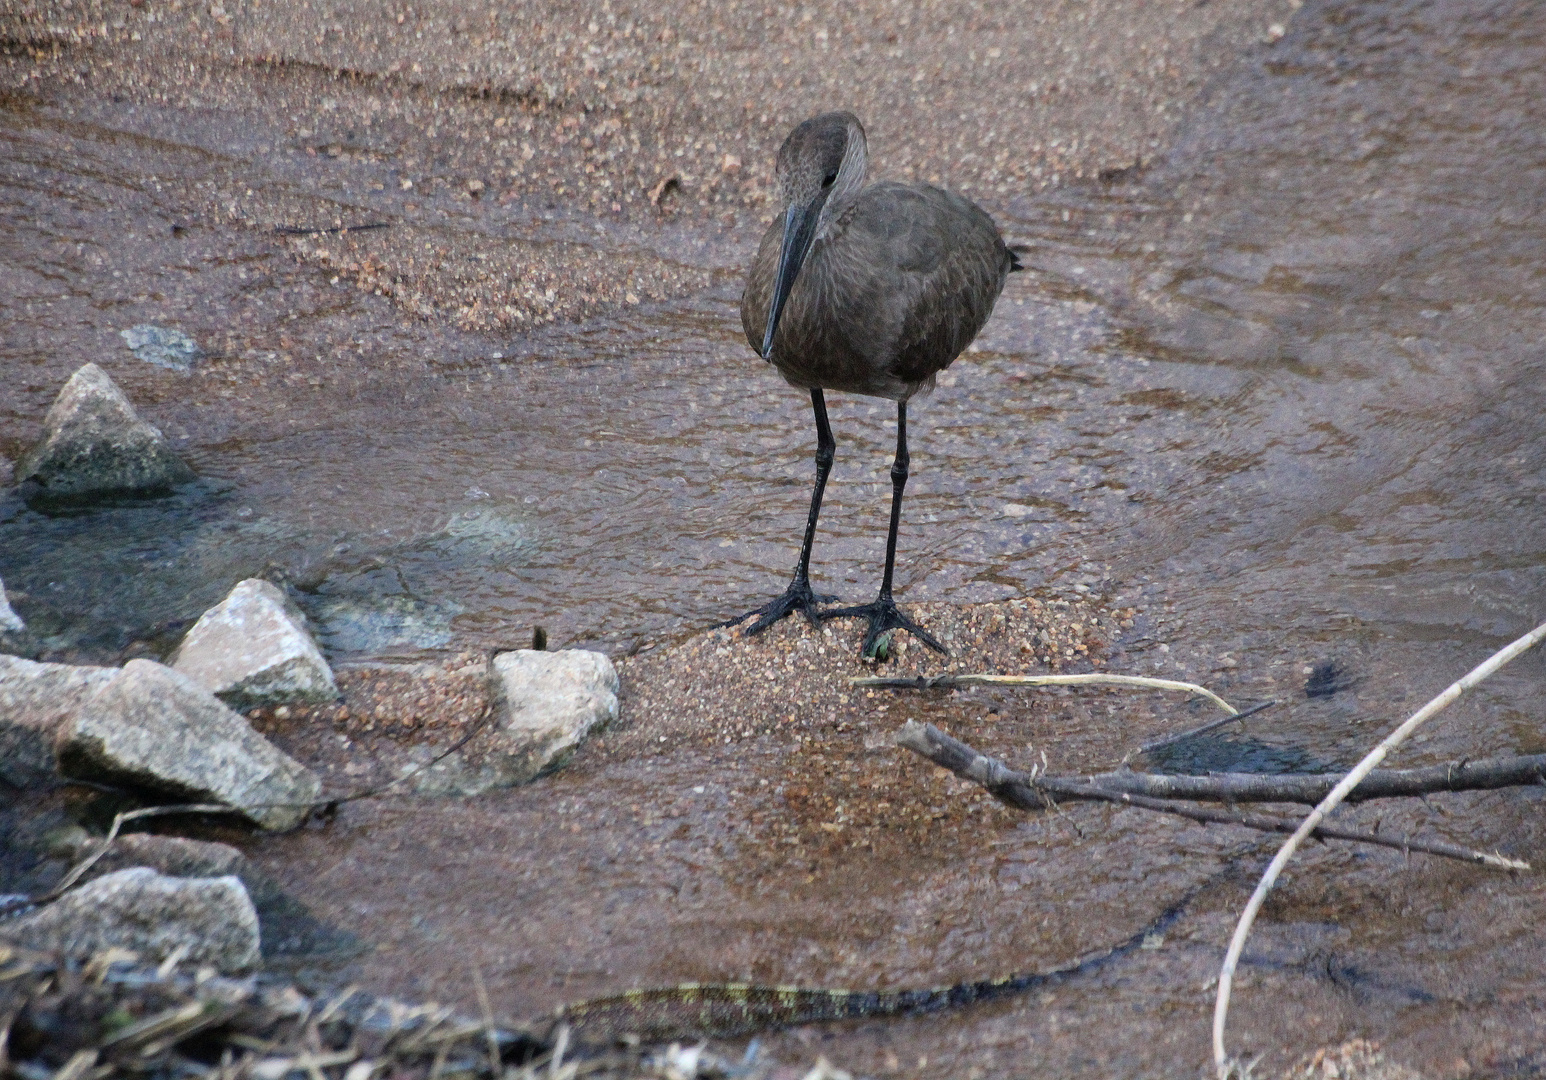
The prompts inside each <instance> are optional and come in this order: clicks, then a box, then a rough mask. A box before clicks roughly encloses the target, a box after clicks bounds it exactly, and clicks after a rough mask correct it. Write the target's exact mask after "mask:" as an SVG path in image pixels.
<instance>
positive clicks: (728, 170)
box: [719, 154, 741, 176]
mask: <svg viewBox="0 0 1546 1080" xmlns="http://www.w3.org/2000/svg"><path fill="white" fill-rule="evenodd" d="M719 171H720V172H722V173H724V174H725V175H726V176H736V175H738V174H739V173H740V171H741V159H740V158H738V157H736V156H735V155H734V154H726V155H725V157H724V160H722V161H721V162H720V163H719Z"/></svg>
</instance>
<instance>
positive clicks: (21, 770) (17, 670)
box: [0, 655, 118, 788]
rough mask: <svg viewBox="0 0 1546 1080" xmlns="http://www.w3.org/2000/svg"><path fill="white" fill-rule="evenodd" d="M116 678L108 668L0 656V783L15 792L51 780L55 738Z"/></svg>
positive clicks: (55, 768)
mask: <svg viewBox="0 0 1546 1080" xmlns="http://www.w3.org/2000/svg"><path fill="white" fill-rule="evenodd" d="M117 675H118V672H117V670H116V669H114V668H107V667H78V666H76V665H74V664H38V663H34V662H33V661H31V660H23V659H21V658H20V657H16V656H5V655H0V780H4V781H5V782H6V783H8V784H10V785H12V786H13V787H18V788H27V787H32V786H35V785H41V784H49V783H53V782H55V781H57V780H58V776H59V773H58V765H57V762H56V761H55V757H54V745H55V741H56V740H57V738H58V736H59V733H60V732H61V731H62V730H63V729H64V728H65V727H66V726H67V725H68V724H69V723H70V722H71V721H72V720H73V719H74V718H75V715H76V713H78V712H79V711H80V709H81V708H82V707H83V706H84V705H85V703H86V702H87V701H88V700H90V699H91V697H92V696H93V695H94V694H95V693H96V692H97V691H98V690H99V689H101V688H102V687H103V686H106V685H107V684H108V683H109V682H111V681H112V680H113V679H114V678H115V677H116V676H117Z"/></svg>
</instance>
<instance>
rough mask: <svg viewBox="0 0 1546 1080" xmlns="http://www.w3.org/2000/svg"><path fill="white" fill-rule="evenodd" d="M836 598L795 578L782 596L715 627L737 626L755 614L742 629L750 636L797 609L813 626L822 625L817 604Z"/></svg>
mask: <svg viewBox="0 0 1546 1080" xmlns="http://www.w3.org/2000/svg"><path fill="white" fill-rule="evenodd" d="M836 599H837V597H836V596H833V595H831V594H828V593H818V592H815V591H814V590H812V589H811V583H810V581H809V579H806V578H795V580H793V581H791V582H790V583H789V588H787V589H785V590H784V594H783V595H782V596H779V597H776V598H775V599H773V600H769V601H768V602H767V603H766V604H763V605H762V606H761V607H760V608H753V609H752V610H751V611H748V612H745V613H744V614H741V615H737V616H736V617H735V618H733V619H726V620H725V621H724V622H722V623H715V624H714V627H713V629H716V630H718V629H720V628H722V627H726V626H735V625H736V624H737V623H740V622H743V621H745V620H746V619H749V618H751V617H752V616H753V615H755V616H757V621H756V622H754V623H752V624H751V625H750V626H748V627H747V628H746V629H745V630H744V631H742V633H743V634H744V635H745V636H747V637H750V636H751V635H753V634H760V633H762V632H763V631H764V630H766V629H767V628H768V627H770V626H772V625H773V624H774V623H776V622H778V621H779V620H780V619H782V618H783V617H784V616H786V615H792V614H793V613H795V612H796V611H798V612H800V613H801V614H802V615H804V616H805V617H806V619H807V620H809V621H810V624H811V625H812V626H817V625H820V619H819V616H820V614H821V613H820V612H819V611H818V610H817V606H818V605H820V604H830V603H831V602H832V601H834V600H836Z"/></svg>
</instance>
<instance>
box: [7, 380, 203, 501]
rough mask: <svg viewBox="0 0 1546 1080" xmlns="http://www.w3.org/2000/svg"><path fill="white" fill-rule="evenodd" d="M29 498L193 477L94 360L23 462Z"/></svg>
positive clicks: (140, 488) (94, 493)
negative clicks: (40, 440)
mask: <svg viewBox="0 0 1546 1080" xmlns="http://www.w3.org/2000/svg"><path fill="white" fill-rule="evenodd" d="M16 476H17V477H18V478H19V479H20V481H21V484H22V494H23V497H24V498H26V500H27V501H28V503H30V504H36V503H80V502H90V501H91V500H93V499H98V498H103V497H107V496H113V495H155V494H164V493H166V492H168V491H170V490H171V489H172V488H174V487H176V486H177V485H179V484H185V483H187V482H189V481H191V480H192V479H194V473H193V470H192V469H190V468H189V467H188V466H187V464H186V463H185V462H184V461H183V460H182V459H181V458H179V457H178V456H177V455H176V454H174V453H172V451H171V449H170V448H169V447H168V446H167V444H166V438H165V437H164V436H163V435H162V434H161V432H160V430H158V429H157V428H155V427H152V426H151V425H150V424H148V423H146V422H145V421H144V420H141V419H140V417H139V414H138V413H136V412H135V411H134V406H132V405H130V404H129V399H128V398H126V397H124V395H123V391H121V390H119V389H118V387H117V386H116V385H114V383H113V380H112V379H110V378H108V376H107V373H106V372H105V371H103V370H102V369H101V368H99V367H97V365H95V364H87V365H86V366H85V367H83V368H81V369H80V370H79V371H77V372H76V373H75V374H74V375H72V376H70V381H69V382H67V383H65V384H64V389H63V390H61V391H59V396H58V397H57V398H55V399H54V403H53V405H52V406H50V408H49V410H48V415H47V416H46V417H44V419H43V440H42V442H40V443H38V444H37V445H36V446H34V447H33V448H32V449H31V450H29V451H27V453H26V454H24V455H23V456H22V459H21V461H20V462H19V463H18V464H17V467H16Z"/></svg>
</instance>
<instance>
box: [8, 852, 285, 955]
mask: <svg viewBox="0 0 1546 1080" xmlns="http://www.w3.org/2000/svg"><path fill="white" fill-rule="evenodd" d="M0 938H3V939H5V940H8V941H12V942H15V943H17V944H19V945H22V946H23V947H25V948H29V949H36V950H38V951H40V952H61V953H64V954H65V955H67V956H73V957H89V956H92V955H94V954H96V953H99V952H102V951H103V950H105V949H112V948H118V949H128V950H129V951H131V952H134V953H137V954H139V957H140V959H141V960H144V961H150V962H155V961H159V960H164V959H165V958H166V957H168V956H170V955H172V953H174V952H179V951H182V955H183V959H184V962H186V963H188V964H190V965H193V966H199V965H211V966H214V967H216V968H218V969H220V970H221V971H224V972H238V971H244V970H246V969H248V968H251V967H252V966H253V965H254V964H256V963H257V960H258V948H259V944H260V938H259V931H258V913H257V910H256V909H255V908H254V907H253V906H252V899H251V898H250V897H249V896H248V895H247V889H246V888H245V887H244V886H243V885H242V883H241V879H240V878H237V877H235V876H233V875H228V876H225V877H205V878H179V877H166V876H164V875H161V874H158V873H156V872H155V871H154V870H151V869H150V868H148V867H144V866H141V867H136V868H134V869H131V870H120V871H118V872H117V873H115V874H107V875H105V876H103V877H99V878H97V879H96V880H95V881H92V882H89V883H88V884H85V885H82V886H81V887H80V888H78V889H74V890H72V891H71V892H68V893H65V894H64V895H63V896H62V897H60V898H59V899H58V900H55V901H54V902H53V903H52V904H49V905H48V906H47V907H45V908H42V909H41V910H39V911H35V912H32V913H31V914H28V915H23V916H22V917H20V918H17V919H11V920H8V921H6V922H0Z"/></svg>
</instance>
